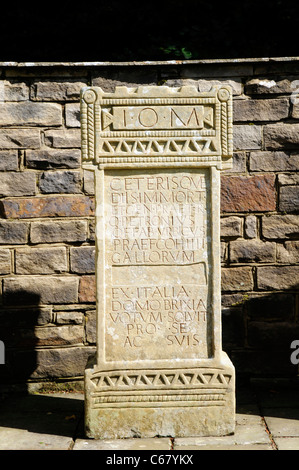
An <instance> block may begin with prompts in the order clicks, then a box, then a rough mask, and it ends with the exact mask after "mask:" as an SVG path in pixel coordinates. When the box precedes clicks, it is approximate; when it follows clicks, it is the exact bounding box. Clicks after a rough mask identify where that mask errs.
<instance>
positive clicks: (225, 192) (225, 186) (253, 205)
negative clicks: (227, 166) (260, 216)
mask: <svg viewBox="0 0 299 470" xmlns="http://www.w3.org/2000/svg"><path fill="white" fill-rule="evenodd" d="M275 209H276V191H275V176H274V175H257V176H251V177H247V176H223V177H222V179H221V210H222V211H223V212H254V211H273V210H275Z"/></svg>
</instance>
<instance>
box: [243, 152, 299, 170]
mask: <svg viewBox="0 0 299 470" xmlns="http://www.w3.org/2000/svg"><path fill="white" fill-rule="evenodd" d="M298 169H299V154H290V155H289V154H287V153H285V152H270V151H262V152H251V153H250V170H251V171H296V170H298Z"/></svg>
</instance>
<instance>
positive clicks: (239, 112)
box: [234, 98, 289, 122]
mask: <svg viewBox="0 0 299 470" xmlns="http://www.w3.org/2000/svg"><path fill="white" fill-rule="evenodd" d="M288 116H289V100H288V99H287V98H278V99H268V100H254V99H247V100H235V101H234V121H235V122H242V121H247V122H257V121H280V120H281V119H285V118H287V117H288Z"/></svg>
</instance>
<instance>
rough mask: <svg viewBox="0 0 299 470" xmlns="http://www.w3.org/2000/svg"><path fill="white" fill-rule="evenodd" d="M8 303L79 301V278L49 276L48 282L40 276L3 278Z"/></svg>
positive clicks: (4, 292)
mask: <svg viewBox="0 0 299 470" xmlns="http://www.w3.org/2000/svg"><path fill="white" fill-rule="evenodd" d="M3 283H4V286H3V295H4V302H5V304H6V305H8V304H9V305H16V304H22V303H24V304H27V305H28V303H32V302H33V300H35V304H36V305H38V304H64V303H70V302H71V303H72V302H77V300H78V283H79V281H78V279H77V278H76V277H73V276H47V282H46V283H45V280H44V279H43V277H39V276H34V277H32V276H16V277H14V278H5V279H4V280H3Z"/></svg>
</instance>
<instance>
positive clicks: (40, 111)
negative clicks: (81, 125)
mask: <svg viewBox="0 0 299 470" xmlns="http://www.w3.org/2000/svg"><path fill="white" fill-rule="evenodd" d="M61 124H62V108H61V105H59V104H56V103H55V104H54V103H33V102H31V101H21V102H18V103H1V102H0V125H2V126H24V125H25V126H60V125H61Z"/></svg>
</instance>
